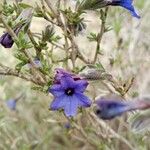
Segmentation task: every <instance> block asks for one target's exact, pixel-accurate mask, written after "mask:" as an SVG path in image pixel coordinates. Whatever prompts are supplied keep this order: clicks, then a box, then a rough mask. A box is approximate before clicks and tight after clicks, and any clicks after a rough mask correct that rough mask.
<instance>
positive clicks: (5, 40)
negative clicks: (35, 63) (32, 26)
mask: <svg viewBox="0 0 150 150" xmlns="http://www.w3.org/2000/svg"><path fill="white" fill-rule="evenodd" d="M20 29H21V27H18V28H16V29H15V30H14V32H15V34H16V35H18V33H19V31H20ZM0 43H1V45H3V46H4V47H5V48H11V47H12V46H13V44H14V41H13V39H12V37H11V35H10V34H9V33H8V32H6V33H4V34H3V35H2V36H1V37H0Z"/></svg>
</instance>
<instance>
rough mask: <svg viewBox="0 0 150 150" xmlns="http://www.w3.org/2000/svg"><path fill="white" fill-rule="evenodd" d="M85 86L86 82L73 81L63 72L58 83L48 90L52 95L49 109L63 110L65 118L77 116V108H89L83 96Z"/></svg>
mask: <svg viewBox="0 0 150 150" xmlns="http://www.w3.org/2000/svg"><path fill="white" fill-rule="evenodd" d="M57 75H58V74H57ZM87 85H88V83H87V81H86V80H82V79H79V80H75V79H74V78H73V77H72V76H71V74H70V75H69V74H66V72H65V73H64V75H63V74H62V76H61V77H60V78H59V83H55V84H53V85H52V86H51V87H50V88H49V92H50V93H52V94H53V95H54V100H53V101H52V103H51V105H50V109H51V110H59V109H63V110H64V113H65V115H66V116H67V117H73V116H75V115H76V114H77V110H78V107H90V105H91V101H90V100H89V98H88V97H87V96H85V95H84V94H83V92H84V91H85V89H86V87H87Z"/></svg>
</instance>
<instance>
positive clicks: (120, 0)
mask: <svg viewBox="0 0 150 150" xmlns="http://www.w3.org/2000/svg"><path fill="white" fill-rule="evenodd" d="M132 3H133V0H108V5H112V6H121V7H123V8H125V9H127V10H129V11H130V13H131V14H132V16H134V17H136V18H140V16H139V15H138V14H137V13H136V11H135V9H134V6H133V5H132Z"/></svg>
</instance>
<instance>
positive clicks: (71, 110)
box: [64, 96, 78, 117]
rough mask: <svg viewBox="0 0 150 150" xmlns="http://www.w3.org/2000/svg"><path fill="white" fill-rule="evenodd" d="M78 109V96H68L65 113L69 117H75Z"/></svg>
mask: <svg viewBox="0 0 150 150" xmlns="http://www.w3.org/2000/svg"><path fill="white" fill-rule="evenodd" d="M77 110H78V99H77V97H76V96H68V97H67V101H66V104H65V108H64V111H65V115H66V116H67V117H73V116H75V115H76V114H77Z"/></svg>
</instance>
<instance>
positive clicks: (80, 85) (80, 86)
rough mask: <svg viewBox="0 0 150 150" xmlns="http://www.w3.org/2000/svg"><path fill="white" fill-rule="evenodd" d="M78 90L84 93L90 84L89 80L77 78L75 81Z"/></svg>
mask: <svg viewBox="0 0 150 150" xmlns="http://www.w3.org/2000/svg"><path fill="white" fill-rule="evenodd" d="M75 85H76V87H75V88H76V91H77V92H81V93H83V92H84V91H85V89H86V88H87V86H88V82H87V81H86V80H77V81H75Z"/></svg>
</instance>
